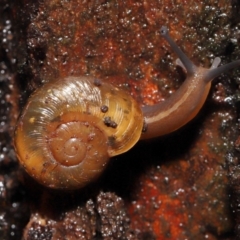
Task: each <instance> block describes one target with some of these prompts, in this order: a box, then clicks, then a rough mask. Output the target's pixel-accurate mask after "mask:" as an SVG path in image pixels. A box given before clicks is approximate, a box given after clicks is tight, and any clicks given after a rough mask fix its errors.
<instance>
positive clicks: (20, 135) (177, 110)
mask: <svg viewBox="0 0 240 240" xmlns="http://www.w3.org/2000/svg"><path fill="white" fill-rule="evenodd" d="M160 32H161V35H162V36H163V37H164V38H165V39H166V41H167V42H168V43H169V44H170V46H171V48H172V49H173V50H174V51H175V53H176V54H177V55H178V57H179V58H180V60H178V63H179V65H180V66H182V67H183V68H185V70H186V72H187V77H186V80H185V81H184V83H183V84H182V86H181V87H180V88H179V89H178V90H177V91H176V92H175V93H173V94H172V95H171V97H169V99H167V100H166V101H164V102H161V103H158V104H156V105H153V106H144V107H140V106H139V105H138V103H137V102H136V101H135V100H134V99H133V98H132V97H131V96H130V95H129V94H127V93H126V92H124V91H123V90H121V89H119V88H117V87H114V86H112V85H111V84H109V83H107V82H104V81H103V80H99V79H97V78H94V77H91V76H78V77H74V76H69V77H65V78H62V79H56V80H54V81H51V82H49V83H46V84H45V85H43V86H42V87H41V88H40V89H38V90H37V91H36V92H34V93H33V94H32V95H31V96H30V98H29V100H28V103H27V105H26V107H25V108H24V110H23V112H22V114H21V115H20V117H19V119H18V122H17V125H16V129H15V149H16V153H17V156H18V159H19V161H20V163H21V165H22V166H23V167H24V169H25V170H26V171H27V173H28V174H30V175H31V176H32V177H33V178H34V179H36V180H37V181H38V182H39V183H41V184H43V185H45V186H47V187H49V188H56V189H77V188H81V187H84V186H86V185H87V184H88V183H90V182H92V181H93V180H95V179H97V178H98V177H99V175H100V174H101V173H102V171H103V170H104V169H105V167H106V165H107V162H108V161H109V159H110V158H111V157H113V156H116V155H118V154H122V153H124V152H126V151H128V150H129V149H130V148H132V147H133V146H134V145H135V143H136V142H137V141H138V140H140V139H148V138H154V137H158V136H162V135H165V134H168V133H170V132H173V131H175V130H177V129H178V128H180V127H182V126H183V125H185V124H186V123H187V122H189V121H190V120H191V119H193V118H194V117H195V116H196V115H197V113H198V112H199V110H200V109H201V107H202V106H203V104H204V102H205V100H206V97H207V95H208V92H209V90H210V87H211V80H212V79H214V78H215V77H216V76H218V75H220V74H221V73H223V72H226V71H228V70H229V69H231V68H234V67H237V66H239V65H240V60H237V61H234V62H231V63H229V64H226V65H224V66H221V67H218V65H219V64H220V58H215V59H214V61H213V63H212V66H211V68H210V69H205V68H202V67H197V66H195V65H194V64H193V63H192V62H191V61H190V60H189V59H188V57H187V56H186V55H185V54H184V53H183V52H182V51H181V50H180V48H179V47H178V46H177V45H176V43H175V42H174V41H173V40H172V39H171V37H170V36H169V33H168V30H167V28H166V27H165V26H163V27H162V28H161V30H160ZM143 129H145V130H144V131H143Z"/></svg>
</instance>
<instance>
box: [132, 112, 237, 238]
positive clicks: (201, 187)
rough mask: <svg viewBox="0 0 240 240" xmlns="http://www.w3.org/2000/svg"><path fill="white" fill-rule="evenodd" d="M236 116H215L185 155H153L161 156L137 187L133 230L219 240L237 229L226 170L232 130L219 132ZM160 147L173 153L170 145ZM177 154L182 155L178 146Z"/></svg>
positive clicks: (176, 147) (159, 236) (154, 234)
mask: <svg viewBox="0 0 240 240" xmlns="http://www.w3.org/2000/svg"><path fill="white" fill-rule="evenodd" d="M230 113H231V111H227V110H222V111H221V113H220V112H219V113H218V114H215V113H213V114H212V115H211V116H209V117H208V118H207V119H206V121H205V124H204V126H202V128H201V130H200V131H201V134H200V135H198V138H197V141H195V142H193V144H192V146H191V148H190V149H189V152H187V153H186V154H184V155H183V156H181V157H178V158H175V157H174V159H173V158H172V156H167V155H165V154H164V153H160V152H159V155H160V156H159V158H158V157H157V156H154V155H151V157H152V158H153V157H154V158H156V160H155V161H154V165H153V166H152V167H151V168H148V169H147V170H146V172H145V174H144V175H142V176H141V177H140V184H137V183H136V185H135V186H136V189H135V191H134V194H133V195H134V201H132V202H131V203H130V204H129V206H128V209H129V214H130V216H131V219H132V227H133V229H135V230H136V231H137V232H139V231H141V233H143V232H145V233H149V232H150V233H151V234H153V236H155V238H156V239H184V238H189V239H192V238H194V237H197V238H198V239H204V238H205V237H208V238H209V239H218V237H220V236H222V235H224V234H226V233H228V232H230V231H231V229H232V221H231V214H230V209H229V206H228V204H229V197H228V177H227V170H226V168H225V166H224V164H225V152H226V149H229V146H230V145H231V143H230V142H228V141H227V139H228V138H229V135H230V134H231V131H229V129H228V130H227V131H226V129H225V130H224V129H221V130H220V129H219V128H218V126H220V125H221V124H222V123H224V122H228V121H229V122H231V121H234V119H233V118H230V117H229V116H230ZM220 116H222V117H220ZM229 124H230V123H229ZM222 134H223V135H222ZM183 135H184V134H183ZM222 136H224V138H223V137H222ZM160 145H161V147H160V148H161V149H164V150H165V151H168V150H167V149H168V148H169V146H165V147H164V146H162V144H160ZM160 148H159V149H160ZM159 151H160V150H159ZM172 151H173V152H174V151H176V152H178V151H179V149H178V146H177V145H176V146H174V147H173V148H172ZM152 154H154V153H152ZM162 159H164V162H162V161H161V160H162ZM138 182H139V181H138Z"/></svg>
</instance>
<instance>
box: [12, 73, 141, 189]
mask: <svg viewBox="0 0 240 240" xmlns="http://www.w3.org/2000/svg"><path fill="white" fill-rule="evenodd" d="M119 95H120V96H119ZM142 124H143V120H142V112H141V110H140V108H139V106H138V104H137V103H136V102H135V101H134V100H133V99H131V98H130V99H129V96H128V94H126V93H125V92H124V91H120V90H118V89H117V88H114V87H112V86H111V85H109V84H107V83H103V82H101V81H99V80H96V79H94V78H92V77H68V78H65V79H59V80H56V81H54V82H51V83H48V84H45V85H44V86H43V87H42V88H40V89H39V90H37V91H36V92H35V93H34V94H33V95H32V96H31V97H30V99H29V101H28V104H27V106H26V108H25V109H24V111H23V113H22V116H21V117H20V119H19V122H18V125H17V128H16V132H15V147H16V152H17V154H18V157H19V159H20V161H21V162H22V164H23V166H24V167H25V169H26V171H27V172H28V173H29V174H30V175H32V176H33V177H34V178H35V179H36V180H37V181H39V182H40V183H42V184H44V185H46V186H48V187H52V188H68V189H75V188H80V187H83V186H84V185H86V184H87V183H88V182H91V181H92V180H94V179H95V178H97V177H98V176H99V175H100V173H101V172H102V171H103V169H104V168H105V166H106V164H107V162H108V158H109V157H111V156H114V155H117V154H121V153H123V152H125V151H127V150H128V149H129V148H131V147H132V146H133V145H134V144H135V143H136V142H137V141H138V139H139V137H140V135H141V129H142Z"/></svg>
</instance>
